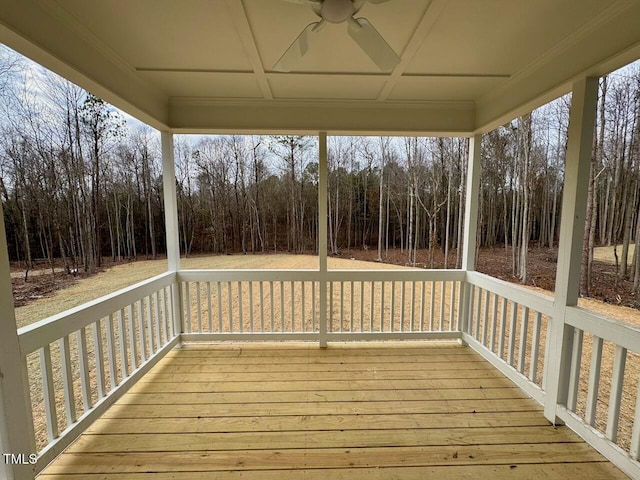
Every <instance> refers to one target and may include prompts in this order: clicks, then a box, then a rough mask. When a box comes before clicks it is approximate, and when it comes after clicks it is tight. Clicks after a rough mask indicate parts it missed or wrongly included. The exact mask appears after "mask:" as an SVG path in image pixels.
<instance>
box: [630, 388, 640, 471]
mask: <svg viewBox="0 0 640 480" xmlns="http://www.w3.org/2000/svg"><path fill="white" fill-rule="evenodd" d="M629 454H630V455H631V458H633V459H634V460H638V459H639V457H640V383H638V390H637V392H636V410H635V415H634V417H633V429H632V430H631V447H630V448H629Z"/></svg>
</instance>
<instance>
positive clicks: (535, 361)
mask: <svg viewBox="0 0 640 480" xmlns="http://www.w3.org/2000/svg"><path fill="white" fill-rule="evenodd" d="M466 278H467V290H466V291H467V294H466V295H467V296H466V300H465V301H466V302H467V305H466V308H467V311H468V312H469V316H468V319H469V320H468V322H467V323H466V325H465V328H464V338H465V340H467V341H468V342H469V344H470V345H472V346H473V347H474V348H475V349H476V350H477V351H478V352H480V353H481V354H483V355H484V356H485V358H487V360H489V361H490V362H491V363H493V364H494V365H495V366H496V367H497V368H498V369H500V370H501V371H502V372H503V373H504V374H505V375H506V376H508V377H509V378H510V379H511V380H513V381H514V382H515V383H516V384H517V385H518V386H519V387H521V388H522V389H523V390H524V391H526V392H527V393H528V394H529V395H531V396H532V397H533V398H535V399H536V400H537V401H538V402H540V403H544V388H543V384H544V382H543V378H542V377H543V374H544V368H545V358H546V355H547V348H546V346H547V339H548V325H549V320H550V318H551V314H552V312H553V298H551V297H547V296H545V295H542V294H540V293H537V292H534V291H531V290H527V289H525V288H522V287H518V286H516V285H513V284H510V283H507V282H505V281H502V280H498V279H496V278H493V277H490V276H488V275H484V274H482V273H478V272H467V277H466Z"/></svg>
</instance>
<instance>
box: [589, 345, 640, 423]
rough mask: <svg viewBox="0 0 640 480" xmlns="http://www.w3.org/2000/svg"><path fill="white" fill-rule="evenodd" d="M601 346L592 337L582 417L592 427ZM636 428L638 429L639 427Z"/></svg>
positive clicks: (596, 401) (596, 400) (595, 406)
mask: <svg viewBox="0 0 640 480" xmlns="http://www.w3.org/2000/svg"><path fill="white" fill-rule="evenodd" d="M602 344H603V342H602V338H600V337H597V336H595V335H594V336H593V343H592V346H591V367H590V368H589V388H588V390H587V405H586V409H585V416H584V419H585V421H586V422H587V423H588V424H589V425H591V426H592V427H593V426H594V425H595V423H596V412H597V406H598V392H599V391H600V369H601V366H602ZM638 398H640V397H638ZM636 413H637V412H636ZM638 426H639V427H640V425H638ZM634 428H635V424H634Z"/></svg>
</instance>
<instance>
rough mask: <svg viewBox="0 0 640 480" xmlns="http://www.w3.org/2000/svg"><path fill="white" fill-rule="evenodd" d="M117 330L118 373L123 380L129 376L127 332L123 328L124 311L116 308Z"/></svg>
mask: <svg viewBox="0 0 640 480" xmlns="http://www.w3.org/2000/svg"><path fill="white" fill-rule="evenodd" d="M118 331H119V333H120V338H119V340H120V341H119V342H118V344H119V346H120V374H121V375H122V379H123V380H124V379H125V378H127V377H128V376H129V360H128V358H127V334H126V332H125V329H124V311H123V310H122V309H120V310H118Z"/></svg>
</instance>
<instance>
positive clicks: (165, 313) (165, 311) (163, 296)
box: [159, 288, 169, 345]
mask: <svg viewBox="0 0 640 480" xmlns="http://www.w3.org/2000/svg"><path fill="white" fill-rule="evenodd" d="M159 295H160V305H162V338H163V339H164V340H163V343H162V344H163V345H165V344H167V343H169V329H168V325H169V305H168V300H167V297H168V295H167V292H166V290H165V289H164V288H162V289H160V290H159Z"/></svg>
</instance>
